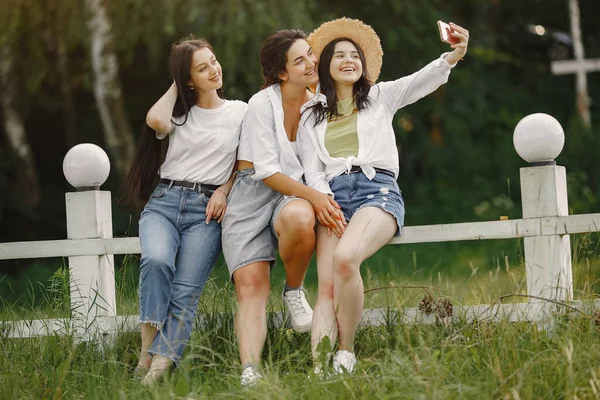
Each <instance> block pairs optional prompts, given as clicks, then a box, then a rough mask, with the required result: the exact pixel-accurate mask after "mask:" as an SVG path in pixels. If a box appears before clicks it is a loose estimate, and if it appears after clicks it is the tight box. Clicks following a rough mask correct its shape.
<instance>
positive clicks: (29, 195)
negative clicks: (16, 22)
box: [0, 45, 40, 206]
mask: <svg viewBox="0 0 600 400" xmlns="http://www.w3.org/2000/svg"><path fill="white" fill-rule="evenodd" d="M14 62H15V60H14V53H13V50H12V48H11V46H9V45H5V46H2V47H0V92H1V95H0V108H1V110H2V115H3V116H4V118H3V119H4V130H5V131H6V136H7V137H8V143H9V144H10V147H11V148H12V150H13V151H14V153H15V155H16V156H17V159H18V162H19V165H18V166H17V168H16V188H17V192H18V193H19V194H22V195H23V197H24V201H25V203H27V204H29V205H31V206H37V205H38V204H39V202H40V182H39V179H38V174H37V169H36V165H35V160H34V158H33V153H32V151H31V146H30V144H29V140H28V139H27V132H26V130H25V122H24V120H23V116H22V115H21V114H20V113H19V111H18V109H17V98H18V88H17V80H16V79H15V78H14V77H15V76H16V71H15V65H14Z"/></svg>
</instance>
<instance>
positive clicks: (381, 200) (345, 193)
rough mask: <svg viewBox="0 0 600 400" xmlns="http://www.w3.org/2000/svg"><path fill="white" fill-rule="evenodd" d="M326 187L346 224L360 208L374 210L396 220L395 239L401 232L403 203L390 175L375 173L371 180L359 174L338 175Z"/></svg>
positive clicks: (396, 185)
mask: <svg viewBox="0 0 600 400" xmlns="http://www.w3.org/2000/svg"><path fill="white" fill-rule="evenodd" d="M329 187H330V188H331V191H332V192H333V194H334V195H335V201H337V202H338V204H339V205H340V207H341V208H342V211H343V212H344V217H346V220H347V221H350V218H352V216H353V215H354V213H355V212H357V211H358V210H360V209H361V208H363V207H377V208H381V209H382V210H383V211H385V212H387V213H390V214H392V215H393V216H394V218H395V219H396V222H397V223H398V230H397V231H396V236H400V234H401V233H402V226H403V225H404V200H403V199H402V194H401V192H400V188H399V187H398V182H396V178H395V177H394V176H393V175H388V174H386V173H381V172H377V173H376V174H375V176H374V177H373V179H371V180H369V178H367V176H366V175H365V174H364V173H362V172H358V173H352V174H342V175H339V176H336V177H335V178H333V179H332V180H331V181H330V182H329Z"/></svg>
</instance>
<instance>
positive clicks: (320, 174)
mask: <svg viewBox="0 0 600 400" xmlns="http://www.w3.org/2000/svg"><path fill="white" fill-rule="evenodd" d="M306 112H307V113H311V112H312V110H308V111H306ZM312 123H313V121H312V120H311V119H310V118H307V119H304V118H302V119H301V120H300V126H299V127H298V134H297V135H296V140H297V141H298V155H299V157H300V163H301V164H302V167H303V168H304V177H305V179H306V184H307V185H308V186H310V187H311V188H313V189H316V190H318V191H319V192H321V193H325V194H327V195H329V196H331V197H332V198H334V196H333V192H332V191H331V188H330V187H329V183H327V179H326V173H325V165H324V164H323V162H322V161H321V159H320V158H319V155H318V154H317V149H316V146H317V144H315V143H314V141H313V140H311V137H310V132H309V131H308V129H307V128H306V124H312Z"/></svg>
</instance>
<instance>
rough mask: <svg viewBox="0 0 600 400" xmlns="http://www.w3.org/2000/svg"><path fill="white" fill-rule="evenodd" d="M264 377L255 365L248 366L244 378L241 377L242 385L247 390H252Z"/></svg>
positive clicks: (243, 372)
mask: <svg viewBox="0 0 600 400" xmlns="http://www.w3.org/2000/svg"><path fill="white" fill-rule="evenodd" d="M262 377H263V376H262V375H261V374H260V372H258V370H257V369H256V367H255V366H254V365H248V366H247V367H246V368H244V370H243V371H242V376H240V384H241V385H242V386H243V387H245V388H251V387H253V386H255V385H256V384H257V383H258V381H260V380H261V379H262Z"/></svg>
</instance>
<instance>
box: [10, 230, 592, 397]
mask: <svg viewBox="0 0 600 400" xmlns="http://www.w3.org/2000/svg"><path fill="white" fill-rule="evenodd" d="M507 243H508V245H507V247H506V248H512V249H513V250H511V251H510V252H507V251H505V250H495V251H493V252H491V255H489V254H490V253H489V252H488V254H485V252H478V251H476V250H475V251H473V250H472V247H471V250H469V251H467V250H464V249H462V248H461V247H460V246H457V247H453V249H454V256H455V260H454V262H453V263H450V262H448V263H447V262H446V261H445V260H444V259H442V258H441V257H438V258H436V256H435V255H432V254H430V253H428V252H427V246H424V247H422V248H420V249H419V248H416V249H414V248H413V250H412V251H407V250H401V249H398V247H399V246H389V247H387V248H385V249H383V251H382V252H381V254H378V255H377V256H376V257H373V258H372V259H370V260H368V261H367V262H366V263H365V268H364V270H363V278H364V281H365V289H366V290H368V293H367V294H366V296H365V307H367V308H377V307H393V308H404V307H414V306H416V305H417V304H418V303H419V301H420V300H421V299H422V298H423V296H424V295H425V294H426V293H427V292H429V293H431V294H432V295H433V297H435V298H447V299H449V300H450V301H451V302H452V303H453V304H455V305H457V304H482V303H491V302H493V301H495V300H496V299H497V298H498V297H499V296H501V295H505V294H509V293H524V292H525V291H526V286H525V280H524V268H523V265H522V257H520V252H519V250H518V247H515V246H514V243H509V242H507ZM595 243H596V242H595V240H594V241H590V239H589V237H583V236H582V237H575V238H574V239H573V254H574V260H575V262H574V265H573V269H574V271H573V272H574V277H575V297H576V298H579V299H589V298H596V297H597V295H596V293H597V292H598V290H599V288H598V283H597V282H598V278H599V277H600V260H599V259H598V258H597V257H596V254H597V252H596V251H595ZM511 246H513V247H511ZM392 247H393V249H392ZM396 249H398V250H397V251H396ZM391 251H395V252H394V253H393V254H394V256H393V258H390V256H389V254H390V253H389V252H391ZM496 252H497V253H496ZM465 254H467V256H465ZM121 265H123V267H122V268H121V269H120V270H119V271H118V273H117V284H118V285H117V297H118V304H119V314H136V313H137V299H136V296H137V295H136V291H135V287H136V285H137V267H136V261H135V258H130V259H127V260H125V262H122V263H121ZM281 270H282V268H279V269H276V270H275V273H274V276H273V280H272V282H273V290H272V296H271V300H270V303H269V311H280V310H281V309H282V305H281V301H280V297H279V293H280V291H281V286H282V284H283V273H282V271H281ZM314 273H315V271H314V269H311V271H310V272H309V276H308V278H307V290H308V297H309V300H310V302H311V303H314V300H315V296H316V282H315V279H314V276H313V275H314ZM67 283H68V276H66V274H65V273H64V272H63V271H61V270H59V271H57V272H56V273H55V274H54V277H53V278H52V279H51V281H50V284H49V285H46V286H49V287H50V288H51V290H50V291H49V292H47V294H46V297H45V298H43V299H42V300H41V301H37V302H33V301H32V302H29V303H20V304H18V305H15V304H14V303H7V302H3V304H2V306H1V307H0V317H1V318H2V319H3V320H12V319H17V318H19V319H21V318H24V319H28V318H29V319H33V318H39V317H51V316H57V315H59V316H60V315H67V314H68V304H69V301H68V300H69V299H68V295H67V294H66V291H65V289H66V287H67V286H68V284H67ZM407 285H410V286H412V287H416V288H407V287H405V286H407ZM507 301H525V300H524V299H519V298H513V299H509V300H507ZM234 309H235V294H234V290H233V287H232V285H231V284H230V283H228V280H227V275H226V272H225V270H224V266H223V265H219V266H218V267H217V268H216V271H215V273H214V274H213V275H212V277H211V280H210V281H209V283H208V284H207V286H206V289H205V291H204V293H203V295H202V298H201V302H200V306H199V310H200V312H201V313H203V314H207V315H208V324H207V329H206V330H202V331H199V330H197V331H194V334H193V337H192V339H191V341H190V344H189V346H188V350H187V351H186V353H185V355H184V358H183V361H182V364H181V366H180V368H178V369H177V370H175V371H174V372H173V373H172V374H171V376H170V377H169V378H168V380H167V381H166V382H164V383H163V384H160V385H157V386H155V387H151V388H144V387H141V386H140V384H139V383H138V382H136V381H134V380H132V379H131V378H132V369H133V367H134V366H135V365H136V363H137V357H138V352H139V345H140V341H139V335H138V334H137V333H124V332H122V333H119V334H118V335H117V337H116V338H115V342H114V345H112V346H109V347H106V348H102V347H101V346H94V345H93V344H90V343H88V344H86V343H80V344H77V343H75V342H74V340H73V338H72V337H69V336H66V337H59V336H52V337H47V338H36V339H7V338H6V337H2V336H0V371H1V372H0V399H4V398H6V399H40V398H47V399H58V398H69V399H71V398H81V399H126V398H149V399H162V398H181V399H190V398H192V399H196V398H222V399H230V398H244V399H254V398H256V399H264V398H273V399H288V398H305V399H312V398H322V399H329V398H343V399H353V398H385V399H387V398H398V399H455V398H467V399H470V398H473V399H488V398H489V399H529V398H532V399H538V398H543V399H557V398H565V399H575V398H579V399H584V398H598V397H600V394H599V392H598V391H599V390H600V362H599V360H600V340H599V339H600V331H599V330H598V328H597V326H596V324H595V323H594V321H593V320H592V319H591V318H590V316H591V315H590V314H591V313H592V312H593V310H584V311H585V312H586V315H582V314H573V315H570V316H562V317H558V319H557V323H556V325H555V328H554V329H553V330H552V331H549V332H548V331H542V330H540V329H538V327H537V326H536V325H534V324H530V323H509V322H506V321H500V322H477V323H466V322H465V321H460V320H459V321H456V322H454V323H453V324H452V325H450V326H446V327H444V326H437V325H401V324H395V323H393V321H389V322H388V323H387V324H386V325H383V326H381V327H376V328H375V327H370V328H361V329H359V331H358V335H357V340H356V354H357V356H358V358H359V360H360V362H359V365H358V370H357V372H356V373H354V374H352V375H349V376H348V375H346V376H332V377H330V378H328V379H325V380H318V379H315V377H312V379H311V380H309V379H308V377H309V375H310V372H311V370H312V364H311V361H310V338H309V335H306V334H304V335H301V334H296V333H295V332H293V331H292V330H290V329H287V328H274V327H270V329H269V331H268V338H267V343H266V346H265V350H264V354H263V360H264V365H263V368H264V374H265V379H264V381H263V382H262V383H261V384H260V385H259V386H258V387H256V388H254V389H252V390H244V389H242V388H241V387H240V386H239V372H240V371H239V362H238V354H237V347H236V343H235V335H234V325H233V316H232V311H233V310H234ZM0 332H1V329H0Z"/></svg>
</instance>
